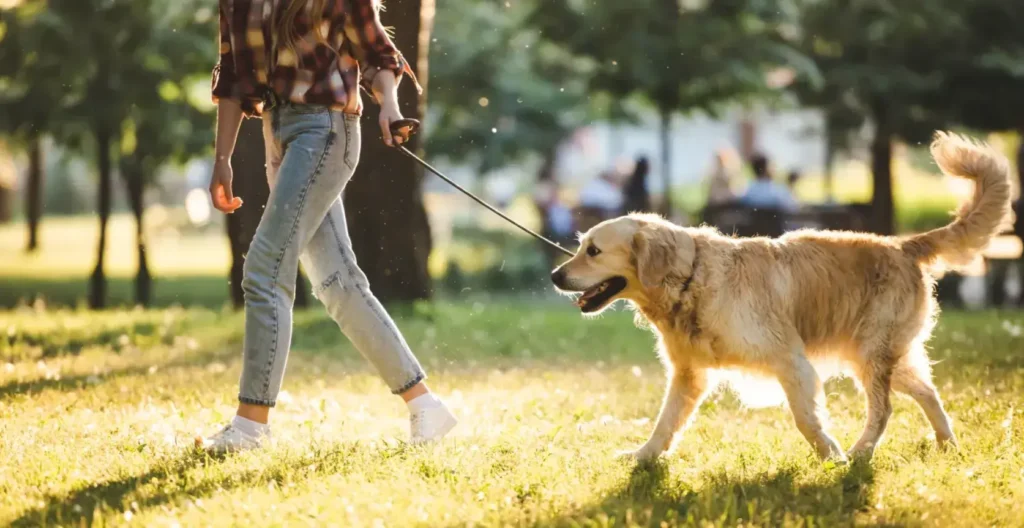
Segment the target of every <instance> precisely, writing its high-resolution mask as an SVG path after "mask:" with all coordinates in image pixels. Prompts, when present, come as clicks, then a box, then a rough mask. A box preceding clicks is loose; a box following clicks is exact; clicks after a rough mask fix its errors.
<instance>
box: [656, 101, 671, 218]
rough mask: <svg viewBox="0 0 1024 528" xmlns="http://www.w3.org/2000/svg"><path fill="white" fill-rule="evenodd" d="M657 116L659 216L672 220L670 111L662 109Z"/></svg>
mask: <svg viewBox="0 0 1024 528" xmlns="http://www.w3.org/2000/svg"><path fill="white" fill-rule="evenodd" d="M658 116H659V117H660V120H661V130H660V135H661V138H660V139H661V179H662V186H663V190H662V200H661V214H663V215H665V217H666V218H672V110H670V109H666V108H662V109H661V111H660V112H659V114H658Z"/></svg>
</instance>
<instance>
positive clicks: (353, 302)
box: [301, 117, 455, 440]
mask: <svg viewBox="0 0 1024 528" xmlns="http://www.w3.org/2000/svg"><path fill="white" fill-rule="evenodd" d="M346 124H347V125H346V126H347V127H348V129H349V131H348V138H349V143H348V145H349V149H348V153H347V155H346V156H345V164H344V165H343V166H337V167H334V168H333V170H337V171H339V172H340V173H342V178H343V179H344V180H345V181H348V179H349V178H350V177H351V175H352V171H353V170H354V167H355V166H356V164H357V163H358V156H359V141H360V139H359V123H358V121H357V120H355V119H353V118H351V117H349V118H347V119H346ZM301 260H302V266H303V269H304V270H305V271H306V273H307V275H308V276H309V277H310V280H311V281H312V282H313V285H314V295H315V296H316V297H317V298H318V299H320V301H321V302H323V304H324V306H325V307H326V308H327V312H328V314H330V316H331V318H333V319H334V321H335V322H337V324H338V326H339V327H340V328H341V331H342V332H343V333H344V334H345V336H346V337H348V338H349V340H351V341H352V343H353V345H355V347H356V349H357V350H359V352H360V353H361V354H362V355H363V356H364V357H365V358H366V359H367V360H368V361H369V362H370V363H371V364H373V366H374V367H375V368H376V370H377V372H378V373H379V374H380V376H381V378H383V380H384V382H385V383H386V384H387V385H388V387H389V388H390V389H391V391H392V393H394V394H397V395H400V396H401V397H402V399H403V400H405V401H406V402H407V403H410V409H411V410H412V411H413V414H414V417H415V415H416V414H418V413H419V412H420V411H423V412H427V416H426V417H425V418H422V419H420V420H416V419H414V424H413V434H412V436H413V440H430V439H433V438H434V437H438V436H443V435H444V434H445V433H447V432H448V430H450V429H451V427H452V426H454V425H455V420H454V417H453V416H452V415H451V413H450V412H448V409H447V408H446V407H444V405H443V404H442V403H441V402H440V400H437V399H436V398H435V397H434V396H433V395H431V394H430V390H429V389H428V388H427V386H426V384H425V383H424V381H423V380H424V379H425V378H426V374H425V373H424V372H423V369H422V367H421V366H420V364H419V361H417V360H416V357H415V356H414V355H413V353H412V351H411V350H410V349H409V346H408V344H407V343H406V341H405V339H404V338H403V336H402V333H401V332H400V331H399V330H398V327H397V326H396V325H395V323H394V321H393V320H392V319H391V317H390V316H389V315H388V313H387V311H386V310H385V309H384V307H383V306H382V305H381V303H380V301H378V300H377V298H376V297H375V296H374V295H373V293H372V292H371V291H370V285H369V282H368V281H367V279H366V275H365V274H364V273H363V272H362V270H361V269H359V266H358V264H357V263H356V256H355V253H354V252H353V251H352V241H351V239H350V238H349V234H348V225H347V222H346V218H345V210H344V204H343V202H342V200H341V198H340V196H339V197H338V198H336V199H335V201H334V203H333V204H332V205H331V207H330V210H329V211H328V213H327V215H326V217H325V218H324V220H323V222H322V223H321V224H320V227H319V228H318V229H317V230H316V232H315V233H314V234H313V237H312V238H311V239H310V241H309V244H308V245H307V246H306V247H305V250H304V251H303V253H302V257H301ZM423 405H428V407H423ZM432 409H433V410H432ZM431 413H432V414H433V416H431V415H430V414H431ZM417 425H418V426H417ZM417 429H419V430H417Z"/></svg>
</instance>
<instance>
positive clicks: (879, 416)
mask: <svg viewBox="0 0 1024 528" xmlns="http://www.w3.org/2000/svg"><path fill="white" fill-rule="evenodd" d="M891 357H892V356H891V355H890V354H886V353H881V354H873V355H872V356H871V359H869V360H868V361H867V362H865V363H864V364H862V365H860V367H859V368H858V369H857V370H858V372H857V373H858V376H859V377H860V382H861V385H863V387H864V394H865V396H866V397H867V406H868V418H867V423H866V424H865V425H864V432H863V433H861V435H860V439H859V440H857V443H855V444H854V445H853V447H852V448H851V449H850V453H849V455H850V457H851V458H854V457H864V458H871V455H872V454H873V453H874V451H875V447H877V446H878V444H879V443H880V442H881V441H882V435H883V434H884V433H885V428H886V426H887V425H888V423H889V417H890V416H892V402H890V400H889V392H890V391H891V388H892V374H893V365H892V359H891Z"/></svg>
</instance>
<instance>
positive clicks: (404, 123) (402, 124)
mask: <svg viewBox="0 0 1024 528" xmlns="http://www.w3.org/2000/svg"><path fill="white" fill-rule="evenodd" d="M390 128H391V136H392V137H395V136H397V135H400V134H401V132H402V129H405V128H408V129H409V130H408V133H407V135H405V137H409V136H411V135H413V134H415V133H416V131H417V130H419V128H420V122H419V121H418V120H416V119H399V120H398V121H394V122H392V123H391V126H390ZM395 148H397V149H398V150H399V151H400V152H401V153H402V154H405V155H406V156H409V157H410V158H412V159H413V160H414V161H416V163H419V164H420V165H422V166H423V168H425V169H427V170H428V171H430V172H432V173H434V175H435V176H437V177H438V178H441V179H442V180H444V181H445V183H447V184H448V185H451V186H452V187H454V188H455V189H456V190H458V191H459V192H461V193H462V194H464V195H466V196H468V197H469V198H470V199H472V200H473V201H474V202H476V203H478V204H480V205H482V206H483V207H484V208H486V209H487V210H488V211H490V212H492V213H494V214H496V215H498V216H499V217H501V219H502V220H504V221H506V222H508V223H510V224H512V225H514V226H516V227H518V228H519V229H520V230H521V231H522V232H524V233H526V234H528V235H530V236H532V237H533V238H536V239H537V240H540V241H541V242H544V243H545V244H547V245H549V246H551V247H553V248H555V249H557V250H558V251H561V252H562V253H564V254H566V255H568V256H570V257H572V256H574V255H575V253H573V252H572V251H569V250H568V249H565V248H564V247H562V246H560V245H558V244H557V243H555V242H554V241H551V240H549V239H547V238H546V237H544V236H543V235H541V234H540V233H536V232H534V231H533V230H532V229H530V228H528V227H526V226H524V225H523V224H520V223H519V222H516V221H515V220H513V219H512V218H510V217H509V216H508V215H506V214H505V213H502V212H501V211H499V210H498V209H497V208H495V207H494V206H493V205H491V204H489V203H487V202H485V201H484V200H483V199H481V198H480V197H478V196H477V195H475V194H473V193H471V192H469V191H468V190H466V189H465V188H463V187H462V186H461V185H459V184H458V183H455V180H452V179H451V178H449V177H447V176H445V175H444V174H442V173H441V171H439V170H437V169H435V168H434V167H433V166H431V165H430V164H429V163H427V162H425V161H423V160H422V159H421V158H420V157H419V156H417V155H416V154H413V153H412V151H411V150H409V149H408V148H406V146H405V145H401V144H399V143H395Z"/></svg>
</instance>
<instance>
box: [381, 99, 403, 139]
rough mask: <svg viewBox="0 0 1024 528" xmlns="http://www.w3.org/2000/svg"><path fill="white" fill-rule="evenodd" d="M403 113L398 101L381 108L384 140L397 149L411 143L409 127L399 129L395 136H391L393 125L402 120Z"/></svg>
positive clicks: (383, 105) (385, 103) (385, 104)
mask: <svg viewBox="0 0 1024 528" xmlns="http://www.w3.org/2000/svg"><path fill="white" fill-rule="evenodd" d="M402 119H403V118H402V111H401V110H399V109H398V101H397V100H396V101H394V102H387V101H386V100H385V102H384V104H382V105H381V107H380V133H381V136H382V137H383V138H384V144H386V145H387V146H389V147H395V146H398V145H401V144H403V143H406V142H408V141H409V133H410V130H409V127H404V128H401V129H399V130H398V131H397V132H398V134H395V135H394V136H392V135H391V123H394V122H395V121H400V120H402Z"/></svg>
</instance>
